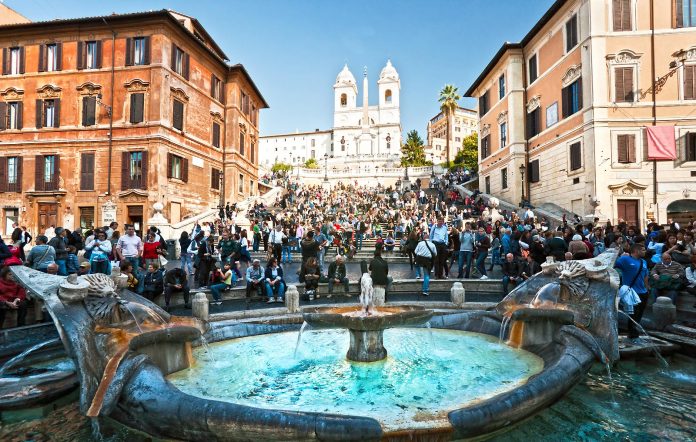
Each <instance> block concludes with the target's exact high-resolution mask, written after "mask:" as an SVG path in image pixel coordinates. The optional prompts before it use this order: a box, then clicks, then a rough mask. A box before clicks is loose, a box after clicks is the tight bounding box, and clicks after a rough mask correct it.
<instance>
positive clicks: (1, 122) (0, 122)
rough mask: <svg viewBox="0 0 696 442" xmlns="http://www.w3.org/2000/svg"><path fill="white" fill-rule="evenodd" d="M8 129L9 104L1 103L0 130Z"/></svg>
mask: <svg viewBox="0 0 696 442" xmlns="http://www.w3.org/2000/svg"><path fill="white" fill-rule="evenodd" d="M5 129H7V103H4V102H0V130H5Z"/></svg>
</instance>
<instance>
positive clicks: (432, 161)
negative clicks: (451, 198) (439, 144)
mask: <svg viewBox="0 0 696 442" xmlns="http://www.w3.org/2000/svg"><path fill="white" fill-rule="evenodd" d="M430 164H431V165H430V180H431V181H432V180H434V179H435V152H430Z"/></svg>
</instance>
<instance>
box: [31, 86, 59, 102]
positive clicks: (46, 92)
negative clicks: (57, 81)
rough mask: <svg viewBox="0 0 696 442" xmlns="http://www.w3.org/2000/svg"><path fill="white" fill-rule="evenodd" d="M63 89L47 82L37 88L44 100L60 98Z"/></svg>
mask: <svg viewBox="0 0 696 442" xmlns="http://www.w3.org/2000/svg"><path fill="white" fill-rule="evenodd" d="M62 90H63V89H61V88H60V87H58V86H56V85H54V84H45V85H43V86H41V87H40V88H38V89H37V90H36V93H37V95H38V97H39V98H40V99H42V100H51V99H54V98H60V96H61V92H62Z"/></svg>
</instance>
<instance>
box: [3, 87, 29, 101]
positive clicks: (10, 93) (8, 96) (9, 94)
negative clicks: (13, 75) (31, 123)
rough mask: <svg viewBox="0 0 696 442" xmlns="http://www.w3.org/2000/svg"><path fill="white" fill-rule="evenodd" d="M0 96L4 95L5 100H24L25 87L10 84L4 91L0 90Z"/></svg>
mask: <svg viewBox="0 0 696 442" xmlns="http://www.w3.org/2000/svg"><path fill="white" fill-rule="evenodd" d="M0 96H2V98H3V99H4V100H5V101H22V100H24V89H19V88H16V87H14V86H10V87H8V88H7V89H5V90H4V91H2V92H0Z"/></svg>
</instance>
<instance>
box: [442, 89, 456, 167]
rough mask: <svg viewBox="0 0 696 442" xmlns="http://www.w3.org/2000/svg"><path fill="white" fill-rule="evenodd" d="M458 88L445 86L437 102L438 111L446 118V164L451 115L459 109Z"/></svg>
mask: <svg viewBox="0 0 696 442" xmlns="http://www.w3.org/2000/svg"><path fill="white" fill-rule="evenodd" d="M458 91H459V88H457V87H456V86H455V85H453V84H446V85H445V87H444V88H442V90H441V91H440V98H439V99H438V100H437V101H438V102H439V103H440V111H441V112H442V113H443V114H444V115H445V117H446V118H447V164H448V165H449V163H450V138H451V135H450V131H451V130H452V129H451V128H452V121H451V118H452V115H454V112H455V111H456V110H457V108H458V107H459V103H457V102H458V101H459V99H460V98H462V97H460V96H459V94H458V93H457V92H458Z"/></svg>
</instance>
